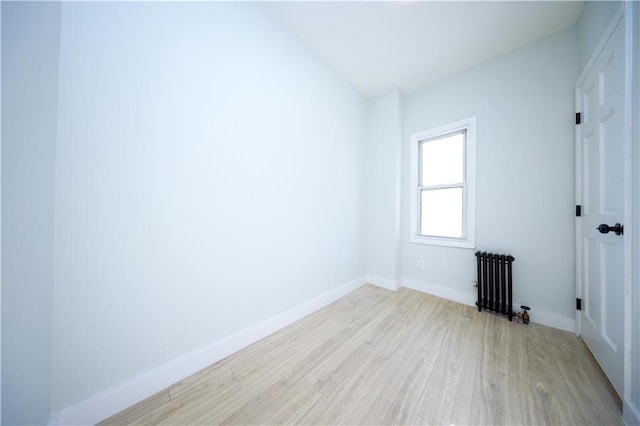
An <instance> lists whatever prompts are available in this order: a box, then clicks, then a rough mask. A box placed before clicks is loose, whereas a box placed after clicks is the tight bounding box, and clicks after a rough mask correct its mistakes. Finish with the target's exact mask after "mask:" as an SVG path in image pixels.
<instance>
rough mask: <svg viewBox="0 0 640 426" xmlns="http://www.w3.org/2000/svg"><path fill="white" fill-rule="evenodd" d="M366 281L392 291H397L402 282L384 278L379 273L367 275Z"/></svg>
mask: <svg viewBox="0 0 640 426" xmlns="http://www.w3.org/2000/svg"><path fill="white" fill-rule="evenodd" d="M365 282H366V283H367V284H372V285H375V286H377V287H382V288H386V289H387V290H391V291H396V290H398V289H399V288H400V283H399V282H398V281H397V280H392V279H390V278H383V277H380V276H377V275H366V276H365Z"/></svg>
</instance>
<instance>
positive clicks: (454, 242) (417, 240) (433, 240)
mask: <svg viewBox="0 0 640 426" xmlns="http://www.w3.org/2000/svg"><path fill="white" fill-rule="evenodd" d="M409 242H410V243H413V244H424V245H430V246H442V247H457V248H466V249H474V248H475V242H473V241H469V240H463V239H456V238H438V237H418V236H412V237H411V238H410V239H409Z"/></svg>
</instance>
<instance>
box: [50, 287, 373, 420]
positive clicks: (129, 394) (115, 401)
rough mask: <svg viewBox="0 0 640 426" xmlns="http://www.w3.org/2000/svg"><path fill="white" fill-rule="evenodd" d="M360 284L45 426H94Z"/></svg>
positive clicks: (174, 363) (107, 393)
mask: <svg viewBox="0 0 640 426" xmlns="http://www.w3.org/2000/svg"><path fill="white" fill-rule="evenodd" d="M364 283H365V277H364V276H362V277H360V278H358V279H356V280H353V281H351V282H349V283H347V284H345V285H342V286H340V287H338V288H336V289H334V290H331V291H329V292H327V293H325V294H323V295H320V296H318V297H316V298H314V299H311V300H309V301H308V302H305V303H303V304H301V305H298V306H296V307H294V308H292V309H289V310H288V311H285V312H283V313H281V314H279V315H276V316H274V317H272V318H269V319H267V320H265V321H263V322H261V323H259V324H256V325H254V326H252V327H249V328H247V329H244V330H242V331H240V332H238V333H236V334H233V335H231V336H228V337H225V338H223V339H221V340H218V341H216V342H213V343H211V344H210V345H208V346H206V347H204V348H201V349H199V350H196V351H194V352H191V353H189V354H187V355H185V356H183V357H181V358H178V359H175V360H173V361H170V362H168V363H167V364H164V365H162V366H160V367H158V368H155V369H153V370H152V371H149V372H147V373H145V374H142V375H140V376H138V377H135V378H133V379H132V380H130V381H129V382H127V383H123V384H122V385H119V386H117V387H115V388H112V389H109V390H107V391H104V392H102V393H100V394H97V395H95V396H92V397H91V398H89V399H86V400H84V401H82V402H80V403H78V404H76V405H74V406H72V407H69V408H66V409H65V410H63V411H61V412H60V413H58V414H56V415H54V416H53V417H52V418H51V420H50V422H49V425H52V426H54V425H94V424H96V423H98V422H100V421H102V420H104V419H106V418H108V417H110V416H112V415H114V414H117V413H119V412H120V411H122V410H124V409H126V408H128V407H130V406H132V405H134V404H136V403H138V402H140V401H142V400H144V399H146V398H148V397H150V396H151V395H153V394H155V393H157V392H160V391H161V390H163V389H166V388H167V387H169V386H171V385H172V384H174V383H176V382H179V381H180V380H182V379H185V378H187V377H189V376H190V375H192V374H194V373H196V372H198V371H200V370H202V369H203V368H206V367H208V366H209V365H211V364H213V363H215V362H217V361H220V360H221V359H223V358H226V357H227V356H229V355H231V354H233V353H235V352H237V351H239V350H240V349H243V348H245V347H247V346H249V345H250V344H252V343H255V342H257V341H258V340H260V339H263V338H264V337H266V336H268V335H270V334H272V333H275V332H276V331H278V330H280V329H282V328H284V327H286V326H287V325H289V324H291V323H293V322H295V321H297V320H299V319H301V318H304V317H306V316H307V315H309V314H312V313H313V312H315V311H317V310H318V309H320V308H322V307H324V306H326V305H328V304H330V303H332V302H334V301H336V300H337V299H339V298H341V297H343V296H344V295H346V294H348V293H351V292H352V291H354V290H356V289H358V288H359V287H360V286H362V285H363V284H364Z"/></svg>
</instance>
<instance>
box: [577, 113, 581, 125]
mask: <svg viewBox="0 0 640 426" xmlns="http://www.w3.org/2000/svg"><path fill="white" fill-rule="evenodd" d="M580 123H582V113H581V112H576V124H580Z"/></svg>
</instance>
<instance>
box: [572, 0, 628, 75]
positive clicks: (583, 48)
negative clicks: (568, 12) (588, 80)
mask: <svg viewBox="0 0 640 426" xmlns="http://www.w3.org/2000/svg"><path fill="white" fill-rule="evenodd" d="M622 3H623V2H621V1H617V0H614V1H586V2H585V3H584V7H583V8H582V14H581V15H580V19H579V20H578V23H577V24H576V28H577V31H578V72H579V73H580V72H582V70H583V69H584V67H585V66H586V65H587V62H588V61H589V58H591V54H592V53H593V51H594V50H595V48H596V46H597V44H598V42H599V41H600V37H601V36H602V33H604V31H605V30H606V29H607V27H608V26H609V23H611V19H612V18H613V16H614V15H615V14H616V13H618V12H619V11H620V9H621V7H622Z"/></svg>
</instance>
